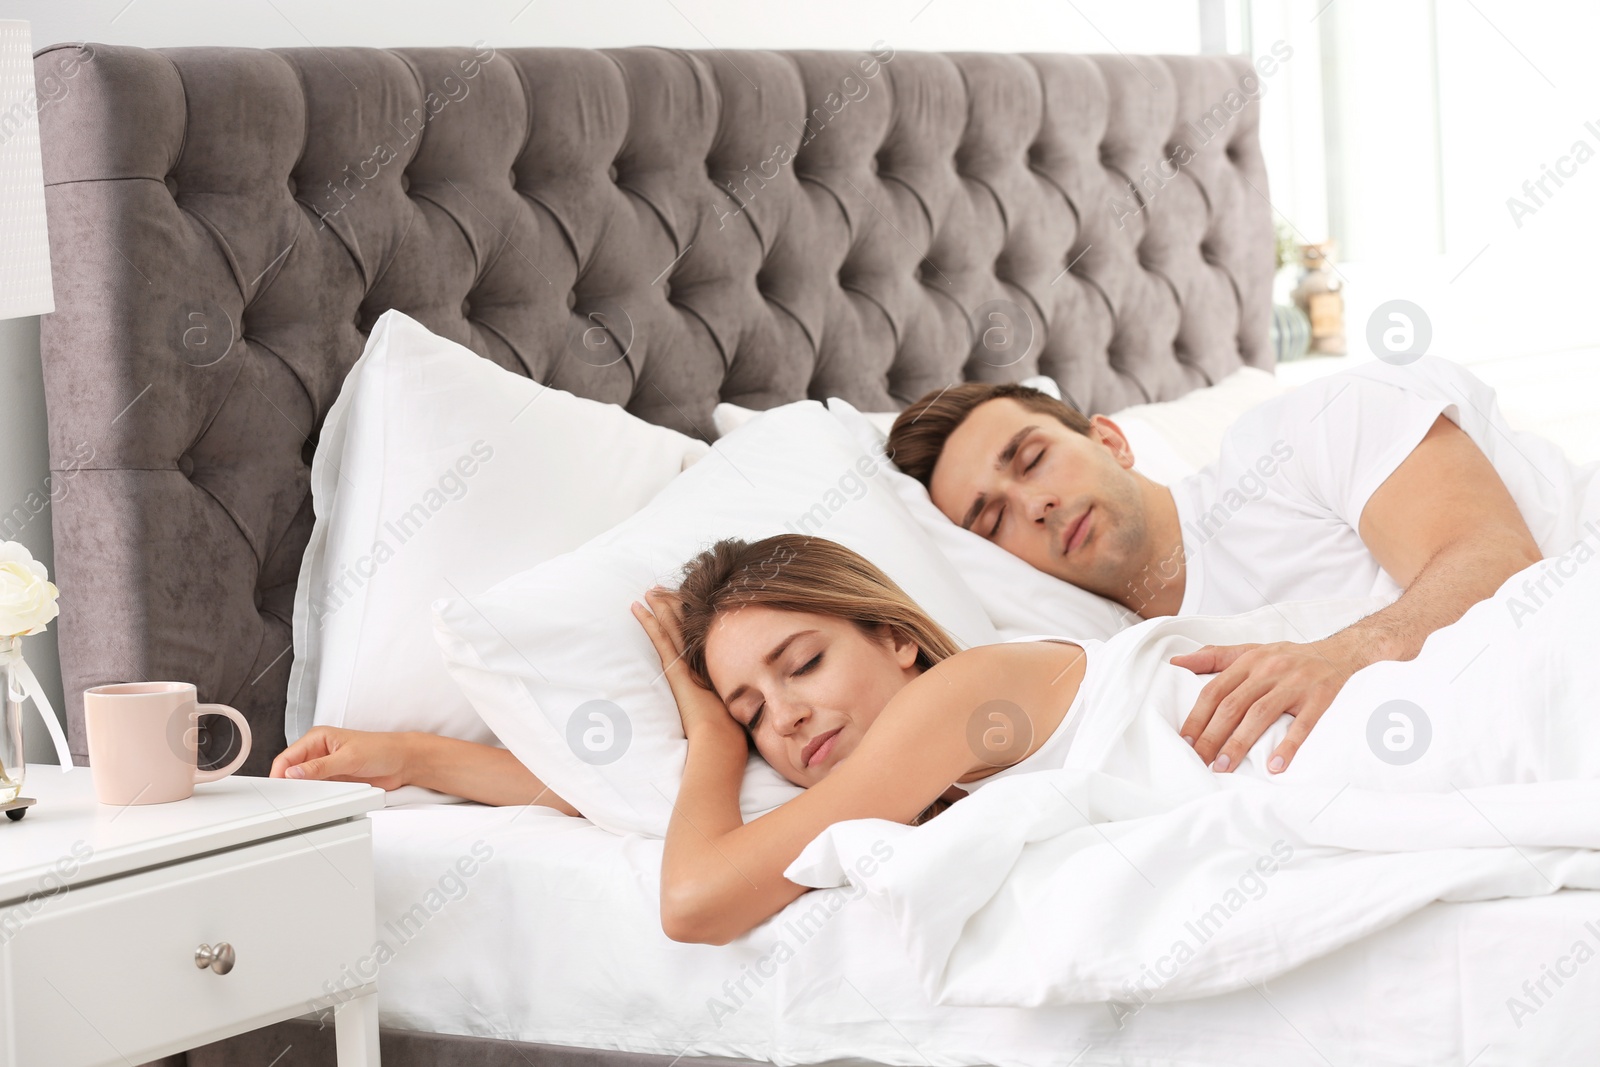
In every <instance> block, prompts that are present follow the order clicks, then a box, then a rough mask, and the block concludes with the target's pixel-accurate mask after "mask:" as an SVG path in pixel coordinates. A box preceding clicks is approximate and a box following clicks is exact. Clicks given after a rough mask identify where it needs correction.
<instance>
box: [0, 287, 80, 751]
mask: <svg viewBox="0 0 1600 1067" xmlns="http://www.w3.org/2000/svg"><path fill="white" fill-rule="evenodd" d="M49 474H50V453H49V448H48V446H47V444H46V443H45V428H44V381H43V379H42V378H41V376H40V373H39V320H38V319H37V318H26V319H0V540H3V541H20V542H21V543H22V544H24V545H26V546H27V548H28V551H29V552H32V553H33V558H34V559H37V560H39V561H40V562H41V563H43V564H44V565H45V566H46V567H48V568H49V570H50V574H51V576H52V577H53V576H54V575H55V558H54V556H53V554H52V553H51V550H50V505H49V503H48V501H49V497H50V486H49V483H47V482H46V480H45V479H46V478H47V477H48V476H49ZM22 654H23V655H24V656H25V657H26V658H27V660H28V665H29V666H30V667H32V668H33V672H34V674H36V675H37V676H38V678H39V684H40V685H42V686H44V688H45V695H46V696H48V697H49V698H50V701H51V703H53V704H54V705H55V708H56V712H57V713H58V714H62V713H63V712H64V709H65V707H66V705H65V704H64V703H63V702H62V700H61V668H60V665H59V664H58V662H57V657H56V633H55V627H54V626H52V627H51V628H50V629H49V630H46V631H45V632H44V633H42V634H35V635H34V636H32V637H25V638H23V639H22ZM28 708H29V710H28V712H27V718H26V719H24V721H23V724H22V732H23V736H24V738H25V740H26V753H27V759H28V762H30V763H54V762H56V756H55V748H54V747H53V746H52V745H51V744H50V738H49V736H48V735H47V734H46V733H45V731H44V724H43V723H41V722H40V721H39V720H38V719H37V718H36V717H35V713H34V711H33V710H32V708H33V705H32V704H31V703H30V704H29V705H28ZM61 725H62V728H63V729H65V728H66V722H65V721H63V722H62V724H61Z"/></svg>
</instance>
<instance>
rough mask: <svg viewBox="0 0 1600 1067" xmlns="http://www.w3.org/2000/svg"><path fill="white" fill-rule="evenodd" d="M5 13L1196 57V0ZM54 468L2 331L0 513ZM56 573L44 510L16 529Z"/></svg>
mask: <svg viewBox="0 0 1600 1067" xmlns="http://www.w3.org/2000/svg"><path fill="white" fill-rule="evenodd" d="M0 18H21V19H27V20H29V21H30V22H31V23H32V24H33V43H34V47H35V48H40V47H43V46H45V45H47V44H52V43H56V42H60V41H85V40H87V41H93V42H96V43H103V44H124V45H136V46H139V47H145V48H158V47H176V46H183V45H234V46H243V47H254V48H297V47H307V46H314V47H325V46H331V45H371V46H378V47H401V46H427V45H443V44H461V45H466V44H472V43H474V42H475V41H478V40H483V41H486V42H488V43H489V44H491V45H493V46H494V47H496V48H510V47H522V46H536V45H543V46H561V47H579V48H603V47H619V46H624V45H635V44H653V45H663V46H667V47H674V48H730V49H731V48H846V49H849V48H854V49H866V48H869V47H871V46H872V45H873V43H874V42H876V41H880V40H882V41H885V42H887V43H888V44H890V45H891V46H893V47H894V48H895V49H896V50H899V51H908V50H910V51H918V50H921V51H996V52H1012V51H1015V52H1114V51H1119V52H1123V53H1150V52H1170V53H1189V52H1196V51H1198V50H1199V45H1200V22H1199V16H1198V6H1197V3H1196V0H1141V2H1140V3H1138V4H1137V5H1129V4H1123V3H1118V2H1115V0H1076V2H1075V3H1073V4H1066V3H1062V2H1061V0H984V2H982V3H981V4H980V3H977V2H974V0H811V2H808V3H805V4H792V3H774V2H767V3H759V2H751V0H586V2H584V3H572V2H570V0H531V2H530V0H453V2H450V3H438V2H437V0H338V2H335V3H329V2H328V0H271V2H270V3H269V2H268V0H131V2H130V0H0ZM48 474H49V455H48V451H47V448H46V444H45V412H44V394H43V390H42V386H41V384H40V374H39V327H38V320H37V319H24V320H17V321H14V322H0V508H4V509H5V511H0V514H4V513H5V512H7V511H9V510H10V508H11V507H12V505H13V504H15V503H17V502H20V501H23V500H25V499H26V498H27V494H28V493H30V492H36V491H38V490H39V488H40V487H42V486H43V485H44V480H45V478H46V476H47V475H48ZM18 539H19V540H21V541H22V542H23V543H24V544H26V545H27V546H28V547H29V549H30V550H31V551H32V552H33V553H34V555H35V557H37V558H39V559H42V560H44V561H45V563H46V565H47V566H49V567H51V573H52V574H54V560H53V558H52V555H51V543H50V515H49V511H48V509H47V510H46V511H44V512H43V513H42V514H40V515H39V516H37V517H36V518H34V519H32V520H31V521H30V522H29V523H28V525H27V527H26V529H24V530H23V531H22V533H21V534H20V536H19V538H18ZM25 652H26V655H27V657H28V662H29V664H30V665H32V666H33V668H34V670H35V672H36V673H37V674H38V675H39V679H40V681H41V683H43V685H44V686H45V688H46V690H47V691H48V695H49V696H50V698H51V699H52V700H53V701H55V702H56V707H57V709H58V710H60V709H61V708H63V707H64V703H63V702H62V699H61V696H62V695H61V680H60V668H59V666H58V663H57V656H56V643H55V634H54V631H53V630H52V631H51V632H50V633H48V634H45V635H41V636H36V637H31V638H28V639H27V644H26V646H25ZM24 729H25V730H26V731H27V733H28V745H27V753H28V759H29V760H30V761H32V762H39V763H53V762H55V756H54V750H53V749H52V748H51V747H50V744H49V740H48V738H47V737H46V735H45V733H44V729H43V727H42V725H41V724H40V723H38V722H37V720H34V719H33V718H32V714H31V713H30V721H29V724H28V725H25V727H24Z"/></svg>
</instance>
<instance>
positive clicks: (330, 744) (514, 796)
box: [268, 726, 580, 815]
mask: <svg viewBox="0 0 1600 1067" xmlns="http://www.w3.org/2000/svg"><path fill="white" fill-rule="evenodd" d="M268 776H269V777H272V778H312V779H321V780H324V781H334V782H366V783H368V784H369V785H375V786H377V787H378V788H379V789H398V788H400V787H401V786H402V785H420V786H424V787H426V788H428V789H436V790H438V791H439V792H441V793H449V794H450V795H451V796H457V797H464V798H466V799H467V800H475V801H477V802H478V803H480V804H494V805H510V804H542V805H544V806H546V807H551V808H555V809H556V810H557V811H561V812H564V813H566V814H567V815H578V814H580V813H579V811H578V809H577V808H574V807H573V806H572V805H571V804H569V803H567V802H566V801H565V800H563V799H562V798H561V797H559V796H557V795H556V794H555V793H554V792H552V791H551V790H550V788H549V787H548V786H546V785H545V784H544V783H543V782H541V781H540V780H539V779H538V778H537V777H535V776H534V774H533V772H532V771H530V770H528V768H526V767H524V766H523V765H522V764H521V763H520V762H519V761H518V760H517V758H516V757H515V756H513V755H512V754H511V753H510V752H509V751H508V750H506V749H503V748H495V747H493V746H492V745H480V744H477V743H476V742H473V741H461V740H458V739H456V738H453V737H441V736H439V735H438V734H430V733H423V732H420V731H415V730H404V731H395V732H389V731H373V730H346V729H343V728H341V727H337V726H314V727H312V728H311V729H310V730H307V731H306V733H305V735H304V736H303V737H301V738H300V739H299V740H297V741H295V743H294V744H292V745H290V746H289V747H288V748H286V749H284V750H283V751H282V752H280V753H278V755H277V757H276V758H275V759H274V760H273V761H272V768H271V770H270V771H269V772H268Z"/></svg>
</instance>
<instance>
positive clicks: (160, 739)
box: [83, 682, 250, 805]
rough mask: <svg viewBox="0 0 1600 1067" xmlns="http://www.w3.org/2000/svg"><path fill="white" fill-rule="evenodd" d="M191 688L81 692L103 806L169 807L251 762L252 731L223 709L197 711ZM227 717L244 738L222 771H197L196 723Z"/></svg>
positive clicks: (129, 685) (124, 686)
mask: <svg viewBox="0 0 1600 1067" xmlns="http://www.w3.org/2000/svg"><path fill="white" fill-rule="evenodd" d="M195 695H196V691H195V687H194V683H192V682H122V683H119V684H117V685H97V686H95V687H94V688H93V689H85V690H84V691H83V725H84V729H85V731H86V732H87V733H88V737H89V770H90V774H91V776H92V777H93V779H94V792H95V796H96V798H97V799H98V800H99V801H100V803H102V804H118V805H127V804H166V803H169V802H171V801H174V800H184V799H186V798H188V797H190V796H192V795H193V794H194V787H195V785H196V784H198V783H200V782H214V781H216V780H217V779H219V778H226V777H227V776H228V775H230V774H232V773H233V772H234V771H236V770H238V769H239V767H240V766H241V765H242V764H243V763H244V760H245V757H246V756H248V755H250V724H249V723H248V722H246V721H245V717H244V716H243V715H241V714H239V712H238V711H236V710H234V709H233V708H230V707H228V706H227V705H226V704H200V703H196V700H195ZM202 715H226V716H227V717H228V718H230V719H232V720H233V721H234V722H235V723H237V724H238V726H239V730H240V732H241V734H242V736H243V743H242V744H241V745H240V746H239V754H238V755H237V756H235V757H234V758H233V762H231V763H229V764H228V765H227V766H225V767H218V768H216V769H214V770H209V771H202V770H200V769H199V732H200V716H202Z"/></svg>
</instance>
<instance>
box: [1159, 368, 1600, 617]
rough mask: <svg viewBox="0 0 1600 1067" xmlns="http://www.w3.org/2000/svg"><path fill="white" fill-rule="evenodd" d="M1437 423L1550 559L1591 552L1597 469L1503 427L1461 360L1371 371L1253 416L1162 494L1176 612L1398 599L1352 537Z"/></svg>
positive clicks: (1599, 524)
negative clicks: (1170, 533)
mask: <svg viewBox="0 0 1600 1067" xmlns="http://www.w3.org/2000/svg"><path fill="white" fill-rule="evenodd" d="M1440 415H1444V416H1445V417H1447V418H1449V419H1450V420H1451V421H1452V422H1454V423H1455V424H1456V425H1457V426H1460V427H1461V428H1462V429H1463V430H1465V431H1466V433H1467V434H1468V436H1470V437H1471V438H1472V439H1473V441H1474V442H1476V443H1477V445H1478V447H1479V448H1481V449H1482V450H1483V452H1484V454H1485V455H1486V456H1487V457H1488V459H1489V461H1490V463H1491V464H1493V466H1494V468H1495V470H1496V471H1498V472H1499V474H1500V477H1501V479H1502V480H1503V481H1504V482H1505V483H1506V488H1507V489H1509V490H1510V492H1511V496H1512V499H1513V500H1515V501H1516V504H1517V507H1518V509H1519V510H1520V511H1521V512H1522V516H1523V518H1524V520H1526V521H1527V523H1528V528H1529V530H1530V531H1531V532H1532V533H1533V536H1534V539H1535V540H1536V541H1537V542H1538V544H1539V548H1540V550H1541V551H1542V552H1543V553H1544V554H1545V555H1546V556H1547V557H1551V556H1560V555H1564V554H1567V553H1569V552H1574V551H1576V552H1578V553H1579V554H1580V555H1582V556H1583V557H1584V558H1585V559H1587V558H1588V557H1589V556H1590V555H1591V554H1594V553H1597V552H1600V463H1591V464H1587V465H1584V466H1581V467H1580V466H1577V465H1575V464H1573V463H1571V462H1570V461H1569V460H1568V459H1567V458H1566V455H1565V453H1563V452H1562V451H1561V449H1560V448H1559V447H1558V446H1557V445H1555V444H1554V443H1552V442H1550V441H1547V440H1545V439H1544V438H1542V437H1539V436H1537V435H1535V434H1529V433H1520V432H1517V431H1514V430H1512V429H1511V428H1510V427H1509V426H1508V425H1507V424H1506V422H1505V419H1504V417H1503V416H1502V415H1501V414H1500V410H1499V407H1498V405H1497V404H1496V401H1495V396H1494V391H1493V390H1492V389H1490V388H1489V387H1488V386H1487V385H1485V384H1484V383H1483V382H1482V381H1480V380H1479V379H1478V378H1477V377H1476V376H1474V375H1473V374H1471V373H1470V372H1469V371H1467V370H1466V369H1464V368H1462V367H1460V366H1459V365H1457V364H1454V363H1451V362H1449V361H1447V360H1442V359H1437V358H1434V357H1424V358H1423V359H1420V360H1418V361H1417V362H1415V363H1413V364H1410V365H1408V366H1404V367H1397V366H1392V365H1390V364H1387V363H1372V364H1368V365H1364V366H1362V367H1359V368H1357V369H1354V370H1351V371H1346V372H1344V373H1341V374H1337V375H1331V376H1329V377H1327V378H1324V379H1321V380H1319V381H1317V382H1314V383H1312V384H1310V385H1306V386H1302V387H1300V388H1298V389H1295V390H1293V391H1292V392H1289V393H1285V394H1283V395H1282V396H1279V397H1276V398H1274V399H1272V400H1269V401H1267V402H1266V403H1265V404H1262V405H1260V406H1259V407H1257V408H1254V409H1253V410H1251V411H1250V412H1248V413H1246V414H1245V415H1244V416H1243V417H1242V418H1240V419H1239V421H1238V422H1237V423H1235V424H1234V426H1233V427H1232V428H1231V429H1230V430H1229V431H1228V434H1227V436H1226V437H1225V438H1224V440H1223V444H1222V453H1221V455H1220V456H1219V458H1218V459H1217V461H1216V462H1215V463H1212V464H1211V465H1209V466H1207V467H1205V468H1203V469H1202V470H1200V471H1199V472H1198V473H1196V474H1194V475H1192V476H1191V477H1188V478H1185V479H1183V480H1182V481H1180V482H1177V483H1175V484H1173V485H1172V486H1170V487H1169V488H1170V489H1171V491H1172V496H1173V500H1174V501H1175V503H1176V504H1177V509H1178V521H1179V524H1180V526H1181V528H1182V532H1183V549H1184V556H1185V566H1186V574H1185V579H1184V595H1183V604H1182V606H1181V607H1180V608H1179V609H1178V614H1180V615H1197V614H1198V615H1233V614H1237V613H1239V612H1242V611H1250V610H1253V609H1255V608H1259V607H1261V606H1262V605H1263V604H1268V603H1284V602H1287V601H1293V600H1312V599H1321V598H1328V597H1360V596H1372V595H1378V596H1382V597H1384V598H1386V599H1391V600H1392V599H1393V598H1394V597H1396V596H1398V595H1399V593H1400V586H1399V585H1398V584H1397V583H1396V582H1395V580H1394V579H1393V578H1392V577H1391V576H1390V575H1389V574H1387V573H1386V572H1385V571H1384V570H1383V568H1382V567H1380V566H1379V565H1378V561H1377V560H1376V559H1375V558H1374V557H1373V555H1372V553H1371V552H1369V551H1368V550H1367V547H1366V545H1365V543H1364V542H1363V541H1362V540H1361V535H1360V533H1359V532H1358V531H1359V530H1360V525H1361V513H1362V511H1363V509H1365V507H1366V505H1367V501H1368V500H1369V499H1370V498H1371V496H1372V494H1373V492H1374V491H1376V490H1377V488H1378V487H1379V486H1380V485H1382V484H1383V483H1384V481H1386V480H1387V479H1388V477H1389V476H1390V475H1391V474H1393V473H1394V471H1395V469H1396V468H1397V467H1399V466H1400V464H1401V463H1403V462H1404V461H1405V459H1406V458H1407V457H1408V456H1410V455H1411V452H1412V450H1413V449H1415V448H1416V446H1417V445H1418V443H1420V442H1421V440H1422V438H1423V436H1424V435H1425V434H1427V432H1428V430H1429V428H1430V427H1431V426H1432V425H1433V423H1434V420H1435V419H1437V418H1438V417H1439V416H1440ZM1596 565H1600V564H1596Z"/></svg>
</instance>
